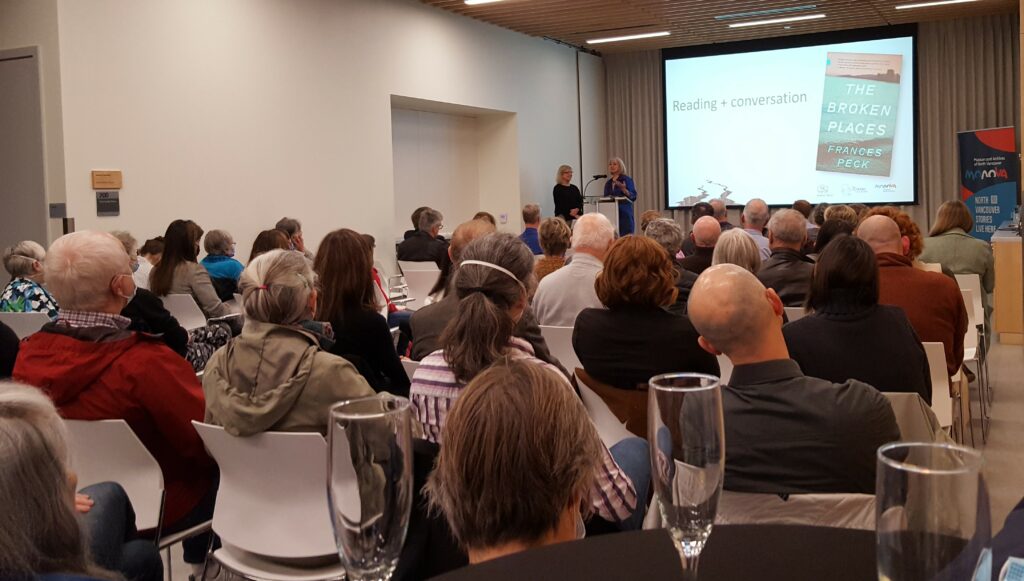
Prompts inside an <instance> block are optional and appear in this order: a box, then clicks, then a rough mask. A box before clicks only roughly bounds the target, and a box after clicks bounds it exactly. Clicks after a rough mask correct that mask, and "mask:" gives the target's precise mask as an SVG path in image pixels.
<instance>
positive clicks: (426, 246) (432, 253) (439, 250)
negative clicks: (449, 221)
mask: <svg viewBox="0 0 1024 581" xmlns="http://www.w3.org/2000/svg"><path fill="white" fill-rule="evenodd" d="M443 222H444V217H443V216H441V212H438V211H437V210H434V209H431V208H427V209H426V210H423V212H421V213H420V225H419V230H417V231H416V233H415V234H413V235H412V236H410V237H408V238H406V239H405V240H403V241H402V243H401V244H399V245H398V260H407V261H411V262H428V261H433V262H434V263H436V264H437V267H438V268H441V266H442V262H443V261H444V255H445V254H447V253H448V244H447V243H446V242H444V241H442V240H439V239H438V234H440V233H441V227H442V226H443V225H444V223H443Z"/></svg>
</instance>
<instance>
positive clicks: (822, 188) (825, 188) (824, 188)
mask: <svg viewBox="0 0 1024 581" xmlns="http://www.w3.org/2000/svg"><path fill="white" fill-rule="evenodd" d="M818 193H819V194H827V193H828V184H818Z"/></svg>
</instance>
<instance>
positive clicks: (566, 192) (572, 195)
mask: <svg viewBox="0 0 1024 581" xmlns="http://www.w3.org/2000/svg"><path fill="white" fill-rule="evenodd" d="M551 194H552V195H553V196H554V198H555V216H561V217H562V218H564V219H565V221H566V222H570V223H571V222H572V221H573V220H575V219H576V218H573V217H572V216H570V215H569V211H570V210H572V209H573V208H577V209H579V213H578V214H579V216H582V215H583V194H581V193H580V189H579V188H577V187H576V185H575V184H569V185H567V186H563V185H562V184H555V188H554V190H552V192H551Z"/></svg>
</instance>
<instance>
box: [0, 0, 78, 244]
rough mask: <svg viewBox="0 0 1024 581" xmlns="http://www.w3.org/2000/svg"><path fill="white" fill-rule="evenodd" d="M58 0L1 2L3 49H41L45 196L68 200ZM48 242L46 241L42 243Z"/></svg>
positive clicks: (53, 231)
mask: <svg viewBox="0 0 1024 581" xmlns="http://www.w3.org/2000/svg"><path fill="white" fill-rule="evenodd" d="M57 30H58V25H57V0H3V1H0V49H9V48H23V47H28V46H36V47H38V49H39V88H40V93H41V98H42V114H43V115H42V116H43V148H44V150H45V152H46V153H45V159H44V167H45V172H46V186H45V187H46V197H47V201H48V202H51V203H56V202H63V201H64V200H65V195H64V191H65V184H64V139H63V128H62V125H61V99H60V81H61V77H60V58H59V55H60V43H59V38H58V34H57ZM47 222H48V228H49V230H50V238H51V240H52V239H54V238H56V237H57V236H59V235H60V234H61V231H60V221H59V220H47ZM42 242H45V241H42Z"/></svg>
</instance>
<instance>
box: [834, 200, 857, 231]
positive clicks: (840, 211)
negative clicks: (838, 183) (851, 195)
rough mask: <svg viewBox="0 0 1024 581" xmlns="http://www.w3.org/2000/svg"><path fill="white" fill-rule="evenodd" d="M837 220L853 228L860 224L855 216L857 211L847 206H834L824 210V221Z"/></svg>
mask: <svg viewBox="0 0 1024 581" xmlns="http://www.w3.org/2000/svg"><path fill="white" fill-rule="evenodd" d="M829 220H839V221H841V222H846V223H847V224H849V225H850V226H853V227H854V228H856V227H857V224H859V223H860V219H859V218H858V216H857V211H856V210H854V209H853V208H851V207H850V206H847V205H846V204H837V205H835V206H829V207H828V208H826V209H825V221H826V222H827V221H829Z"/></svg>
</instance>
